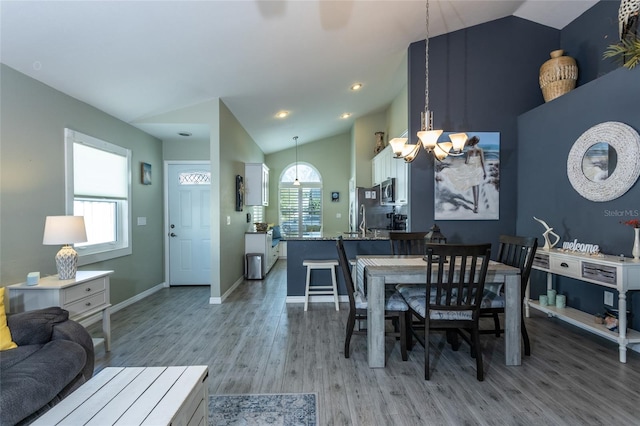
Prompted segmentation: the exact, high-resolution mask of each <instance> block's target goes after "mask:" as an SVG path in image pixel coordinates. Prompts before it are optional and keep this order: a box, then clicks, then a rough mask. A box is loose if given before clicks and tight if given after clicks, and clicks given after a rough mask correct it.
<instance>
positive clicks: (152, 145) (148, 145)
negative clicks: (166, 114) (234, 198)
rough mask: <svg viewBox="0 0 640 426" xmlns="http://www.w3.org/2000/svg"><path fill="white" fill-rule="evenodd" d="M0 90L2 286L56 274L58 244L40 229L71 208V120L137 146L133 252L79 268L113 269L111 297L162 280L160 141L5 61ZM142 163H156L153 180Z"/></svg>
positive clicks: (75, 125) (0, 70) (97, 134)
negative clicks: (46, 241) (145, 180)
mask: <svg viewBox="0 0 640 426" xmlns="http://www.w3.org/2000/svg"><path fill="white" fill-rule="evenodd" d="M0 97H1V98H2V109H1V110H0V124H1V130H0V166H1V167H0V236H1V238H0V285H2V286H6V285H10V284H15V283H18V282H23V281H25V280H26V275H27V273H28V272H32V271H39V272H40V275H41V276H45V275H52V274H55V273H56V267H55V261H54V256H55V254H56V252H57V251H58V250H59V247H55V246H44V245H42V232H43V229H44V220H45V217H46V216H48V215H63V214H65V195H64V187H65V185H64V182H65V167H64V128H65V127H69V128H71V129H74V130H77V131H79V132H82V133H85V134H87V135H90V136H94V137H96V138H99V139H103V140H105V141H107V142H111V143H114V144H117V145H121V146H123V147H125V148H128V149H131V151H132V176H131V181H132V200H131V202H132V203H131V204H132V206H131V207H132V221H133V226H132V237H133V239H132V250H133V253H132V255H130V256H124V257H120V258H117V259H112V260H108V261H104V262H99V263H94V264H91V265H86V266H82V267H80V269H83V270H106V269H110V270H114V271H115V272H114V274H113V275H112V277H111V302H112V303H113V304H116V303H119V302H122V301H124V300H126V299H128V298H131V297H133V296H135V295H136V294H139V293H141V292H143V291H145V290H148V289H150V288H152V287H154V286H156V285H158V284H161V283H163V281H164V273H163V239H162V236H163V232H162V221H163V210H162V206H163V205H162V181H163V167H162V144H161V142H160V141H159V140H158V139H156V138H154V137H152V136H150V135H148V134H146V133H144V132H142V131H140V130H138V129H136V128H135V127H133V126H131V125H129V124H126V123H124V122H122V121H120V120H118V119H116V118H114V117H112V116H110V115H107V114H105V113H104V112H101V111H99V110H97V109H96V108H94V107H92V106H90V105H87V104H85V103H83V102H80V101H78V100H77V99H74V98H72V97H70V96H67V95H65V94H63V93H61V92H59V91H57V90H54V89H52V88H51V87H49V86H46V85H44V84H42V83H39V82H38V81H36V80H33V79H31V78H30V77H27V76H25V75H23V74H21V73H19V72H17V71H15V70H13V69H11V68H9V67H7V66H5V65H0ZM141 162H146V163H149V164H151V166H152V170H153V184H152V185H142V184H140V163H141ZM137 217H146V218H147V225H146V226H136V225H135V223H136V218H137Z"/></svg>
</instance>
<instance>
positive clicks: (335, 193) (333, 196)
mask: <svg viewBox="0 0 640 426" xmlns="http://www.w3.org/2000/svg"><path fill="white" fill-rule="evenodd" d="M331 201H333V202H334V203H335V202H338V201H340V193H339V192H338V191H332V192H331Z"/></svg>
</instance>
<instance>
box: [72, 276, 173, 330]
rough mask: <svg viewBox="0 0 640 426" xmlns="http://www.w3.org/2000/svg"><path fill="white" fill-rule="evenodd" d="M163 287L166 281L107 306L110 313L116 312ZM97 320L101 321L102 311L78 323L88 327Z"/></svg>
mask: <svg viewBox="0 0 640 426" xmlns="http://www.w3.org/2000/svg"><path fill="white" fill-rule="evenodd" d="M165 287H168V286H167V284H166V283H160V284H158V285H156V286H154V287H151V288H150V289H148V290H145V291H143V292H142V293H138V294H136V295H135V296H133V297H130V298H129V299H127V300H124V301H122V302H120V303H118V304H117V305H113V306H111V308H109V311H110V313H112V314H113V313H115V312H118V311H119V310H121V309H124V308H126V307H127V306H129V305H132V304H134V303H136V302H138V301H140V300H142V299H144V298H145V297H148V296H151V295H152V294H153V293H155V292H157V291H160V290H162V289H163V288H165ZM98 321H102V312H99V313H97V314H95V315H92V316H90V317H87V318H85V319H83V320H82V321H80V324H81V325H82V326H83V327H88V326H90V325H91V324H95V323H97V322H98Z"/></svg>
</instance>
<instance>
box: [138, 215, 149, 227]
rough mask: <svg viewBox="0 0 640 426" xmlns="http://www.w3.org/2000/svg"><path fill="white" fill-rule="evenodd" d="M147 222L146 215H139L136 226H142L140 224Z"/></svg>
mask: <svg viewBox="0 0 640 426" xmlns="http://www.w3.org/2000/svg"><path fill="white" fill-rule="evenodd" d="M146 224H147V218H146V217H139V218H138V226H142V225H146Z"/></svg>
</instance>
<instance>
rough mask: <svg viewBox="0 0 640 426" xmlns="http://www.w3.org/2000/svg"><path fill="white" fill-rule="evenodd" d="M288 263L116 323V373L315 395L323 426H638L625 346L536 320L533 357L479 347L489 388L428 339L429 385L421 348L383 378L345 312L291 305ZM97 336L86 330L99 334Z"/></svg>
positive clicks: (465, 355) (136, 311) (495, 345)
mask: <svg viewBox="0 0 640 426" xmlns="http://www.w3.org/2000/svg"><path fill="white" fill-rule="evenodd" d="M285 298H286V261H285V260H280V261H278V263H277V264H276V265H275V266H274V268H273V269H272V271H271V272H270V273H269V275H268V277H267V279H265V280H264V281H246V282H244V283H243V284H242V285H241V286H240V287H239V288H238V289H237V290H236V291H234V292H233V294H232V295H231V296H230V297H229V298H228V299H227V300H225V302H224V303H223V304H221V305H210V304H209V303H208V301H209V288H208V287H172V288H168V289H163V290H161V291H159V292H157V293H155V294H153V295H151V296H150V297H147V298H146V299H144V300H142V301H140V302H137V303H135V304H133V305H131V306H129V307H127V308H124V309H122V310H120V311H118V312H116V313H115V314H113V315H112V351H111V353H109V354H108V355H105V353H104V351H103V350H102V348H99V349H98V351H97V353H96V372H98V371H100V370H101V369H103V368H105V367H111V366H160V365H188V364H191V365H194V364H201V365H208V366H209V383H210V388H209V392H210V394H239V393H288V392H317V393H318V396H319V407H318V408H319V415H320V425H366V426H370V425H385V426H386V425H411V426H413V425H463V424H465V425H605V424H607V425H609V424H612V425H613V424H619V425H638V424H640V406H639V403H640V354H638V353H636V352H632V351H629V355H628V362H627V363H626V364H621V363H619V362H618V352H617V346H616V345H614V344H613V343H611V342H609V341H606V340H603V339H600V338H597V337H594V336H593V335H591V334H589V333H586V332H583V331H581V330H579V329H576V328H573V327H571V326H568V325H566V324H564V323H562V322H559V321H557V320H554V319H549V318H547V317H546V316H543V315H541V314H539V313H537V311H536V312H534V314H533V315H532V318H530V319H527V320H526V321H527V327H528V330H529V334H530V337H531V346H532V355H531V356H530V357H525V358H524V359H523V364H522V366H520V367H507V366H505V365H504V353H503V344H504V342H503V340H502V338H500V339H497V338H495V337H494V336H492V335H484V336H482V337H481V338H482V343H483V356H484V365H485V381H484V382H478V381H477V380H476V377H475V361H474V360H473V359H472V358H471V357H470V356H469V348H468V346H466V344H464V343H463V344H462V347H461V348H460V351H458V352H453V351H452V350H451V347H450V346H445V345H444V339H443V338H442V337H441V336H439V335H436V336H433V337H432V339H431V343H430V344H431V345H432V347H431V348H432V349H431V355H432V357H433V358H432V359H433V361H432V374H431V380H430V381H425V380H424V378H423V376H424V364H423V359H424V350H423V349H422V347H420V346H419V345H418V346H417V347H415V348H414V349H413V351H412V352H411V353H410V354H409V361H407V362H403V361H402V360H401V357H400V345H399V343H397V342H395V341H394V340H393V339H388V340H387V366H386V368H384V369H370V368H369V367H368V366H367V350H366V337H365V336H362V335H355V336H354V337H353V339H352V341H351V358H349V359H345V358H344V354H343V345H344V343H343V342H344V334H345V324H346V318H347V310H348V305H347V304H344V303H343V304H341V310H340V312H336V311H335V309H334V307H333V304H332V303H312V304H310V307H309V310H308V311H307V312H304V311H303V307H302V304H289V305H287V304H286V303H285ZM99 328H100V326H99V324H96V325H93V326H91V327H90V329H91V330H92V331H96V332H98V331H99Z"/></svg>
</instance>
